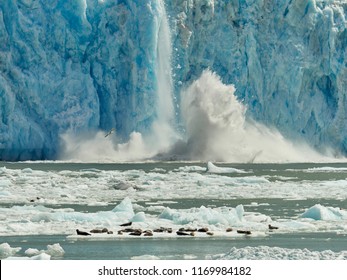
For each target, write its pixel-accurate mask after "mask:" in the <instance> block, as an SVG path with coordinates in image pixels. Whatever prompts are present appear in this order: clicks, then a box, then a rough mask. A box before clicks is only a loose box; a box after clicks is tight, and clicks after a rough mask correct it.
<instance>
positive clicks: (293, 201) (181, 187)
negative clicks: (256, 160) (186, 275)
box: [0, 162, 347, 260]
mask: <svg viewBox="0 0 347 280" xmlns="http://www.w3.org/2000/svg"><path fill="white" fill-rule="evenodd" d="M346 209H347V163H319V164H318V163H315V164H314V163H298V164H296V163H291V164H225V163H223V164H222V163H219V164H218V163H217V164H215V163H210V162H209V163H206V162H204V163H202V162H145V163H72V162H19V163H10V162H2V163H1V164H0V258H1V259H5V258H35V257H36V258H37V257H40V256H41V257H42V258H49V259H80V260H85V259H89V260H96V259H111V260H113V259H114V260H121V259H126V260H129V259H347V243H346V242H345V241H346V237H347V210H346ZM128 222H131V223H132V224H131V225H130V226H121V224H124V223H128ZM269 225H271V226H272V227H275V228H274V229H270V228H269ZM103 228H107V230H108V232H109V234H107V233H91V235H88V236H81V235H77V234H76V229H79V230H81V231H84V232H90V231H91V230H93V229H100V230H101V229H103ZM160 228H162V231H163V232H156V231H158V229H160ZM125 229H128V230H130V229H141V230H142V231H145V230H148V231H151V232H152V233H153V236H144V234H141V235H140V236H133V235H129V232H126V231H125ZM169 229H171V230H169ZM199 229H200V230H201V229H205V231H208V232H209V234H207V233H206V232H202V231H201V232H199V231H198V230H199ZM188 230H190V231H188ZM192 230H196V231H195V233H194V234H192V235H191V234H190V233H191V231H192ZM240 230H242V231H249V232H250V234H245V233H238V232H237V231H240ZM177 231H181V232H185V233H187V235H184V236H179V235H177V233H176V232H177ZM111 232H112V233H111ZM193 235H194V236H193Z"/></svg>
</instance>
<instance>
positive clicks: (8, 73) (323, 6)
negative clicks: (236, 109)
mask: <svg viewBox="0 0 347 280" xmlns="http://www.w3.org/2000/svg"><path fill="white" fill-rule="evenodd" d="M164 4H165V8H164ZM346 10H347V3H346V2H345V1H337V0H335V1H326V0H309V1H300V0H284V1H274V0H259V1H250V0H230V1H214V0H196V1H193V0H185V1H184V0H172V1H165V3H164V1H162V0H144V1H135V0H129V1H122V0H118V1H108V0H105V1H99V0H72V1H58V0H50V1H44V0H35V1H34V0H18V1H11V0H4V1H1V3H0V158H1V159H7V160H23V159H55V158H57V157H58V156H59V155H61V150H64V148H65V147H64V146H63V145H64V142H63V141H62V138H61V136H62V135H64V137H65V138H64V139H66V138H68V137H70V138H72V140H71V141H72V142H74V143H75V142H76V141H75V138H74V137H77V138H78V139H93V137H94V136H95V135H97V133H98V131H100V130H102V131H106V132H107V131H109V130H110V129H111V128H115V130H116V138H113V139H108V140H107V141H110V143H108V144H110V145H114V143H113V142H116V145H125V146H118V150H119V149H122V148H123V150H124V149H128V147H129V146H131V145H130V144H129V143H126V142H128V141H129V139H130V142H131V141H132V140H131V136H130V135H134V134H132V133H139V134H135V135H140V136H138V137H137V136H136V137H135V138H136V139H137V140H136V141H137V142H140V144H141V142H142V140H143V141H144V142H146V143H151V144H152V145H153V144H154V146H156V145H157V146H159V147H158V149H157V151H156V152H161V150H162V149H166V148H167V147H168V145H170V144H172V143H171V141H172V139H173V138H175V135H174V132H173V130H177V133H178V135H179V136H182V134H183V137H185V135H184V134H185V132H186V131H185V125H184V120H183V117H182V111H181V108H180V106H181V99H184V96H182V95H184V93H185V92H186V91H185V89H186V88H187V87H188V86H190V85H191V84H192V83H193V82H194V81H196V80H198V79H199V77H201V74H202V73H203V71H204V70H206V69H210V70H211V72H215V73H216V74H217V75H218V76H219V77H220V78H221V81H222V82H223V83H224V84H226V85H231V84H234V85H235V88H236V91H235V95H236V96H237V98H238V100H239V101H241V102H242V103H243V105H244V106H245V108H247V110H246V112H245V114H246V117H247V118H250V119H253V120H255V121H257V122H260V123H262V124H265V125H266V126H268V127H271V128H272V127H273V128H276V129H278V130H279V131H280V132H281V133H282V134H283V135H284V137H286V138H290V139H296V140H300V141H302V140H305V141H307V142H309V143H310V144H311V145H312V146H313V147H315V148H318V149H320V150H324V149H328V148H334V149H335V151H334V153H335V154H340V153H342V154H344V155H346V153H347V130H346V121H345V120H346V117H347V112H346V92H345V88H346V84H347V80H346V77H347V75H346V74H347V73H346V70H347V69H346V45H347V31H346V18H345V11H346ZM169 33H170V34H169ZM170 66H171V67H170ZM170 68H171V69H170ZM208 90H210V91H211V92H213V89H211V88H209V89H208ZM71 135H72V136H71ZM133 137H134V136H133ZM141 137H143V139H141ZM111 140H112V141H113V142H112V141H111ZM82 141H83V140H82ZM77 142H78V141H77ZM95 142H97V141H95ZM165 142H166V143H165ZM225 142H227V141H225ZM225 142H223V143H222V144H223V145H224V144H225ZM123 143H126V144H123ZM76 145H77V146H78V145H79V143H77V144H76ZM127 145H128V146H127ZM69 148H71V147H68V150H69ZM65 150H66V149H65ZM76 154H77V157H78V155H79V153H76ZM143 154H144V157H148V156H152V155H153V151H152V150H151V149H150V151H149V152H147V151H146V152H144V153H143ZM117 156H119V152H117V153H115V154H112V153H110V157H111V158H113V159H114V158H117ZM120 158H121V159H122V155H121V156H120ZM130 158H131V159H133V158H134V157H130ZM237 160H239V161H248V160H249V156H248V155H247V158H245V159H241V160H240V159H237Z"/></svg>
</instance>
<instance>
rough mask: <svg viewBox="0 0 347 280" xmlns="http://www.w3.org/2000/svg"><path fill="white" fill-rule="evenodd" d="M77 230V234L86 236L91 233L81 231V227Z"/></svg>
mask: <svg viewBox="0 0 347 280" xmlns="http://www.w3.org/2000/svg"><path fill="white" fill-rule="evenodd" d="M76 232H77V235H85V236H87V235H91V234H90V233H89V232H85V231H81V230H79V229H76Z"/></svg>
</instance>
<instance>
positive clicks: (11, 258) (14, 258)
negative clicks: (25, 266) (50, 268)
mask: <svg viewBox="0 0 347 280" xmlns="http://www.w3.org/2000/svg"><path fill="white" fill-rule="evenodd" d="M50 259H51V256H50V255H48V254H46V253H41V254H39V255H37V256H32V257H8V258H6V260H50Z"/></svg>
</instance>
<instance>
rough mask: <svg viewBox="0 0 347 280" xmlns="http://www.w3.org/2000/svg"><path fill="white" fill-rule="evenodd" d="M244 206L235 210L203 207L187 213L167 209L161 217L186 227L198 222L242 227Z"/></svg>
mask: <svg viewBox="0 0 347 280" xmlns="http://www.w3.org/2000/svg"><path fill="white" fill-rule="evenodd" d="M243 213H244V210H243V206H242V205H239V206H237V207H236V208H235V209H227V208H221V209H211V208H206V207H204V206H201V207H200V208H192V209H189V210H187V211H182V210H173V209H170V208H166V209H165V210H164V211H163V212H162V213H161V214H160V215H159V218H160V219H167V220H171V221H172V222H173V223H174V224H179V225H184V224H189V223H193V222H196V223H198V224H200V225H206V224H207V225H218V224H221V225H224V226H228V225H240V224H241V223H242V221H243Z"/></svg>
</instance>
